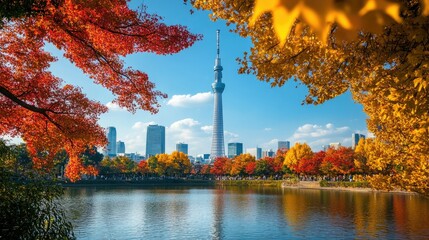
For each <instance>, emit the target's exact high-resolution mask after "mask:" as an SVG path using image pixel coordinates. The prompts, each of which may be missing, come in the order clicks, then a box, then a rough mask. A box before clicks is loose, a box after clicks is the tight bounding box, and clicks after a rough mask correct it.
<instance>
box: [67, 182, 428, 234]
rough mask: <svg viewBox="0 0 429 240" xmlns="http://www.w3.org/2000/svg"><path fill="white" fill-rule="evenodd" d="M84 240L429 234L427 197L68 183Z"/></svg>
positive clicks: (70, 205)
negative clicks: (72, 184) (123, 187)
mask: <svg viewBox="0 0 429 240" xmlns="http://www.w3.org/2000/svg"><path fill="white" fill-rule="evenodd" d="M64 204H65V206H66V207H67V208H68V209H69V211H68V216H69V217H70V218H71V219H72V220H73V224H74V226H75V229H76V234H77V236H78V238H79V239H146V238H150V239H156V238H159V239H189V238H196V239H261V238H268V239H273V238H281V239H285V238H298V239H299V238H301V239H307V238H342V239H344V238H347V239H356V238H357V239H377V238H385V239H403V238H405V239H410V238H411V239H429V222H428V219H429V199H427V198H423V197H421V196H418V195H408V194H391V193H372V192H369V193H365V192H341V191H324V190H310V189H277V188H263V187H258V188H249V187H245V188H240V187H226V188H225V187H224V188H216V189H210V188H209V189H194V188H181V189H158V188H153V189H151V188H146V189H138V188H136V189H134V188H128V189H96V188H73V189H67V191H66V193H65V195H64Z"/></svg>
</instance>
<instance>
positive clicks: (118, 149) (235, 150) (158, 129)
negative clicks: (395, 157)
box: [104, 125, 365, 164]
mask: <svg viewBox="0 0 429 240" xmlns="http://www.w3.org/2000/svg"><path fill="white" fill-rule="evenodd" d="M106 136H107V139H108V144H107V146H106V148H105V151H104V155H105V156H109V157H115V156H127V157H129V158H130V159H132V160H135V161H140V160H142V159H147V158H149V157H151V156H155V155H157V154H161V153H165V127H164V126H161V125H149V126H148V127H147V134H146V154H145V155H140V154H137V153H126V152H125V143H124V142H123V141H116V128H115V127H108V128H106ZM361 139H365V135H363V134H360V133H353V134H352V148H353V149H354V148H356V146H357V145H358V143H359V141H360V140H361ZM277 145H278V147H277V151H282V152H285V151H287V150H289V149H290V145H291V144H290V142H289V141H278V142H277ZM339 147H341V143H340V142H333V143H330V144H328V145H324V146H322V149H323V150H324V151H326V150H328V149H329V148H335V149H338V148H339ZM227 149H228V152H227V155H226V156H225V157H228V158H234V157H235V156H238V155H240V154H243V153H248V154H250V155H252V156H254V157H255V158H256V159H261V158H265V157H274V156H275V155H276V153H277V152H276V151H274V150H273V149H267V150H263V149H262V148H260V147H255V148H246V149H244V147H243V143H240V142H232V143H228V148H227ZM244 150H245V151H244ZM176 151H178V152H182V153H184V154H186V155H188V153H189V145H188V144H187V143H183V142H179V143H177V144H176ZM189 159H190V160H191V162H192V163H197V164H209V163H211V162H213V159H212V158H211V154H209V153H202V154H198V155H197V156H196V157H193V156H189Z"/></svg>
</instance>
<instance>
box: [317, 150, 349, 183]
mask: <svg viewBox="0 0 429 240" xmlns="http://www.w3.org/2000/svg"><path fill="white" fill-rule="evenodd" d="M353 154H354V152H353V150H352V149H351V148H347V147H343V146H341V147H339V148H338V149H335V148H329V149H328V150H327V151H326V155H325V157H324V158H323V161H322V163H321V165H320V169H321V171H322V172H323V173H325V174H327V175H330V176H335V175H342V174H349V173H352V172H353V171H354V157H353Z"/></svg>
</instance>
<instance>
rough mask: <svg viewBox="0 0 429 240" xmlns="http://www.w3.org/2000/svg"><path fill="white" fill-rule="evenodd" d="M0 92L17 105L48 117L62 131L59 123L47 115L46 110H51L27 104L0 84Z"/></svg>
mask: <svg viewBox="0 0 429 240" xmlns="http://www.w3.org/2000/svg"><path fill="white" fill-rule="evenodd" d="M0 93H1V94H3V95H4V96H5V97H7V98H9V99H10V100H12V101H13V102H14V103H16V104H18V105H19V106H21V107H23V108H25V109H27V110H30V111H32V112H35V113H39V114H41V115H43V116H44V117H46V119H48V121H49V122H51V123H52V124H54V125H55V126H56V127H57V128H58V129H59V130H61V131H62V132H64V130H63V128H62V127H61V125H59V124H58V123H57V122H55V121H54V120H53V119H52V118H51V117H50V116H49V115H48V112H53V113H55V112H54V111H52V110H49V109H45V108H39V107H36V106H34V105H31V104H28V103H26V102H24V101H22V100H21V99H19V98H18V97H17V96H15V94H13V93H12V92H10V91H9V90H7V89H6V88H4V87H3V86H0Z"/></svg>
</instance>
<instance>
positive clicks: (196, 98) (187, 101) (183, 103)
mask: <svg viewBox="0 0 429 240" xmlns="http://www.w3.org/2000/svg"><path fill="white" fill-rule="evenodd" d="M212 99H213V93H211V92H204V93H197V94H195V95H191V94H185V95H173V96H172V97H171V99H170V100H168V102H167V105H170V106H173V107H190V106H191V105H195V104H202V103H206V102H209V101H210V100H212Z"/></svg>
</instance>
